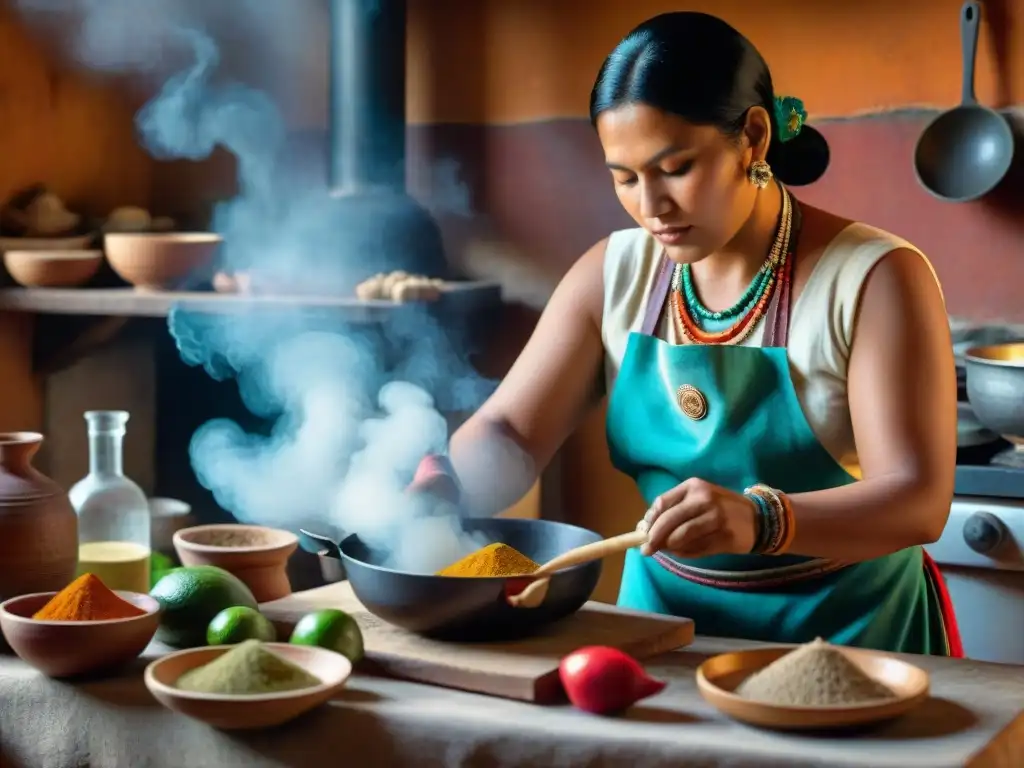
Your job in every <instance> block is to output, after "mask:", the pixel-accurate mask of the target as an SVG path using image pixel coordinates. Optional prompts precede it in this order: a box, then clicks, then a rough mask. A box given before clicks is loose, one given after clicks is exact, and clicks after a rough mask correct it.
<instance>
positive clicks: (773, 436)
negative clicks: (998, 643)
mask: <svg viewBox="0 0 1024 768" xmlns="http://www.w3.org/2000/svg"><path fill="white" fill-rule="evenodd" d="M671 269H672V267H671V263H670V262H669V260H668V259H667V258H666V257H664V256H662V263H661V266H660V269H659V273H658V278H657V280H656V283H655V286H654V289H653V290H652V291H651V295H650V297H649V298H648V305H647V307H646V309H645V312H644V322H643V326H642V328H641V331H640V332H639V333H636V332H634V333H631V334H630V337H629V341H628V344H627V347H626V352H625V355H624V356H623V360H622V365H621V367H620V370H619V373H618V376H617V378H616V381H615V384H614V387H613V389H612V392H611V396H610V399H609V404H608V420H607V433H608V444H609V449H610V452H611V456H612V461H613V463H614V464H615V466H616V467H617V468H618V469H619V470H620V471H622V472H624V473H626V474H627V475H629V476H630V477H632V478H633V479H634V480H635V481H636V483H637V485H638V486H639V488H640V491H641V492H642V493H643V496H644V498H645V499H646V501H647V504H648V505H650V504H651V503H653V501H654V499H655V498H656V497H657V496H659V495H660V494H662V493H664V492H665V491H667V490H669V489H670V488H672V487H674V486H676V485H678V484H679V483H681V482H682V481H684V480H685V479H687V478H688V477H699V478H702V479H703V480H706V481H708V482H711V483H714V484H716V485H720V486H722V487H724V488H728V489H731V490H734V491H743V489H745V488H747V487H748V486H750V485H753V484H755V483H764V484H767V485H769V486H771V487H772V488H778V489H779V490H781V491H784V492H786V493H790V494H796V493H807V492H810V491H818V490H822V489H827V488H835V487H838V486H842V485H845V484H847V483H852V482H854V481H855V478H853V477H852V476H851V475H850V474H848V473H847V472H846V470H844V469H843V468H842V467H841V466H840V465H839V464H838V463H837V462H836V461H835V460H834V459H833V458H832V456H831V455H830V454H829V453H828V452H827V451H826V450H825V449H824V448H823V447H822V446H821V444H820V443H819V442H818V440H817V438H816V437H815V436H814V433H813V432H812V431H811V427H810V425H809V424H808V423H807V420H806V418H805V417H804V414H803V410H802V408H801V406H800V402H799V400H798V399H797V393H796V390H795V388H794V386H793V380H792V377H791V375H790V368H789V360H788V357H787V354H786V337H787V333H788V325H789V323H788V319H789V295H788V293H789V292H788V291H787V290H776V291H775V292H774V295H773V297H772V300H771V303H770V305H769V308H768V311H767V313H766V315H765V318H764V321H763V322H765V323H766V326H765V346H764V347H762V348H755V347H743V346H725V345H699V344H686V345H673V344H668V343H666V342H664V341H662V340H660V339H658V338H656V337H655V336H654V330H655V328H656V327H657V324H658V320H659V318H660V316H661V314H662V312H663V309H664V307H665V304H666V298H667V296H668V294H669V290H670V279H671ZM783 294H786V295H783ZM687 384H688V385H690V386H692V387H696V388H697V389H698V390H699V391H700V392H701V393H702V394H703V395H704V398H705V399H706V401H707V410H706V414H705V415H704V416H703V418H700V419H698V420H694V419H692V418H689V417H688V416H686V415H685V414H684V412H683V410H681V407H680V405H679V404H678V402H677V398H676V392H677V390H678V389H679V387H680V386H682V385H687ZM618 602H619V605H621V606H624V607H627V608H633V609H637V610H642V611H651V612H655V613H664V614H674V615H678V616H688V617H690V618H692V619H694V621H695V622H696V626H697V631H698V632H700V633H701V634H703V635H712V636H721V637H739V638H745V639H751V640H765V641H772V642H782V643H803V642H808V641H810V640H813V639H814V638H816V637H822V638H825V639H826V640H829V641H831V642H833V643H837V644H842V645H851V646H859V647H863V648H874V649H878V650H885V651H895V652H907V653H923V654H934V655H957V656H959V655H962V648H961V647H960V642H959V635H958V633H957V631H956V625H955V622H954V620H953V615H952V610H951V604H950V602H949V599H948V594H947V593H946V591H945V585H944V584H943V582H942V580H941V577H940V576H939V575H938V571H937V569H936V568H935V567H934V563H931V562H930V561H929V560H928V558H927V556H926V555H925V553H924V551H923V550H922V548H921V547H910V548H908V549H904V550H901V551H899V552H895V553H893V554H891V555H886V556H885V557H880V558H877V559H875V560H869V561H865V562H860V563H855V564H850V565H847V564H843V563H839V562H835V561H828V560H822V559H816V558H807V557H800V556H796V555H781V556H763V555H716V556H713V557H704V558H700V559H680V558H677V557H674V556H671V555H669V554H667V553H664V552H659V553H656V554H655V555H653V556H651V557H644V556H642V555H641V554H640V551H639V550H636V549H634V550H631V551H630V552H628V553H627V555H626V564H625V570H624V572H623V576H622V587H621V591H620V593H619V600H618Z"/></svg>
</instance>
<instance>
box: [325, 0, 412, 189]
mask: <svg viewBox="0 0 1024 768" xmlns="http://www.w3.org/2000/svg"><path fill="white" fill-rule="evenodd" d="M330 24H331V29H330V32H331V37H330V40H331V43H330V45H331V59H330V62H331V72H330V144H329V153H330V157H329V163H330V170H329V173H330V175H329V178H328V183H329V186H330V191H331V194H333V195H350V194H353V193H356V192H360V191H370V190H372V189H380V188H381V187H384V188H387V189H390V190H392V191H402V190H404V189H405V46H406V38H405V31H406V0H330Z"/></svg>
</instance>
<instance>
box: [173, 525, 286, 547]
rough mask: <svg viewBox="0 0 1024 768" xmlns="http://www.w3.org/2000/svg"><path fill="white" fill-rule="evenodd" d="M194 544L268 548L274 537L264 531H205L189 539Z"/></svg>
mask: <svg viewBox="0 0 1024 768" xmlns="http://www.w3.org/2000/svg"><path fill="white" fill-rule="evenodd" d="M188 541H191V542H192V543H193V544H200V545H202V546H205V547H266V546H268V545H271V544H273V543H274V542H273V537H272V536H268V535H267V534H266V533H264V532H263V531H244V530H243V531H230V530H227V529H222V530H213V531H203V532H201V533H195V534H193V535H191V536H189V537H188Z"/></svg>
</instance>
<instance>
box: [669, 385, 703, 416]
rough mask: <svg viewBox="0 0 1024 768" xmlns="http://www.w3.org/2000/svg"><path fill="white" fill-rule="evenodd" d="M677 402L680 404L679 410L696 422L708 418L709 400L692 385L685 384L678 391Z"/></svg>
mask: <svg viewBox="0 0 1024 768" xmlns="http://www.w3.org/2000/svg"><path fill="white" fill-rule="evenodd" d="M676 402H677V403H679V410H681V411H682V412H683V413H685V414H686V415H687V416H689V417H690V418H691V419H693V420H694V421H699V420H700V419H703V418H704V417H705V416H707V413H708V400H707V398H706V397H704V393H703V392H701V391H700V390H699V389H697V388H696V387H694V386H692V385H690V384H683V386H681V387H680V388H679V389H677V390H676Z"/></svg>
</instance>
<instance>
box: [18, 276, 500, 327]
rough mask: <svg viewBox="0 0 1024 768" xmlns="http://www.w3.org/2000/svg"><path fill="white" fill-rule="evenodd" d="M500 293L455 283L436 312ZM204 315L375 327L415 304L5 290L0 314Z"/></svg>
mask: <svg viewBox="0 0 1024 768" xmlns="http://www.w3.org/2000/svg"><path fill="white" fill-rule="evenodd" d="M500 301H501V288H500V286H499V285H498V284H497V283H491V282H469V281H467V282H464V283H456V284H453V285H452V286H450V287H449V288H447V289H445V292H444V295H443V296H442V298H441V299H440V300H439V301H438V302H436V304H437V306H438V308H442V309H449V308H450V309H457V310H458V311H461V312H473V311H476V310H481V309H486V308H488V307H494V306H496V305H497V304H498V302H500ZM175 306H177V307H180V308H181V309H185V310H188V311H191V312H200V313H204V314H232V313H246V312H252V311H259V312H267V311H274V310H281V311H294V310H301V311H326V312H337V313H338V314H339V315H341V316H343V318H344V319H345V320H346V321H348V322H353V323H376V322H383V321H386V320H387V319H388V318H389V317H390V316H391V315H393V314H394V313H396V312H399V311H401V310H402V309H405V308H408V307H410V306H413V305H411V304H396V303H394V302H390V301H361V300H359V299H355V298H347V297H345V298H338V297H331V296H250V295H239V294H226V293H215V292H213V291H207V292H188V291H182V292H171V291H169V292H162V291H140V290H136V289H134V288H2V289H0V312H2V311H6V312H31V313H35V314H42V315H93V316H96V315H102V316H119V317H166V316H167V314H168V312H169V311H170V310H171V308H172V307H175Z"/></svg>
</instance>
